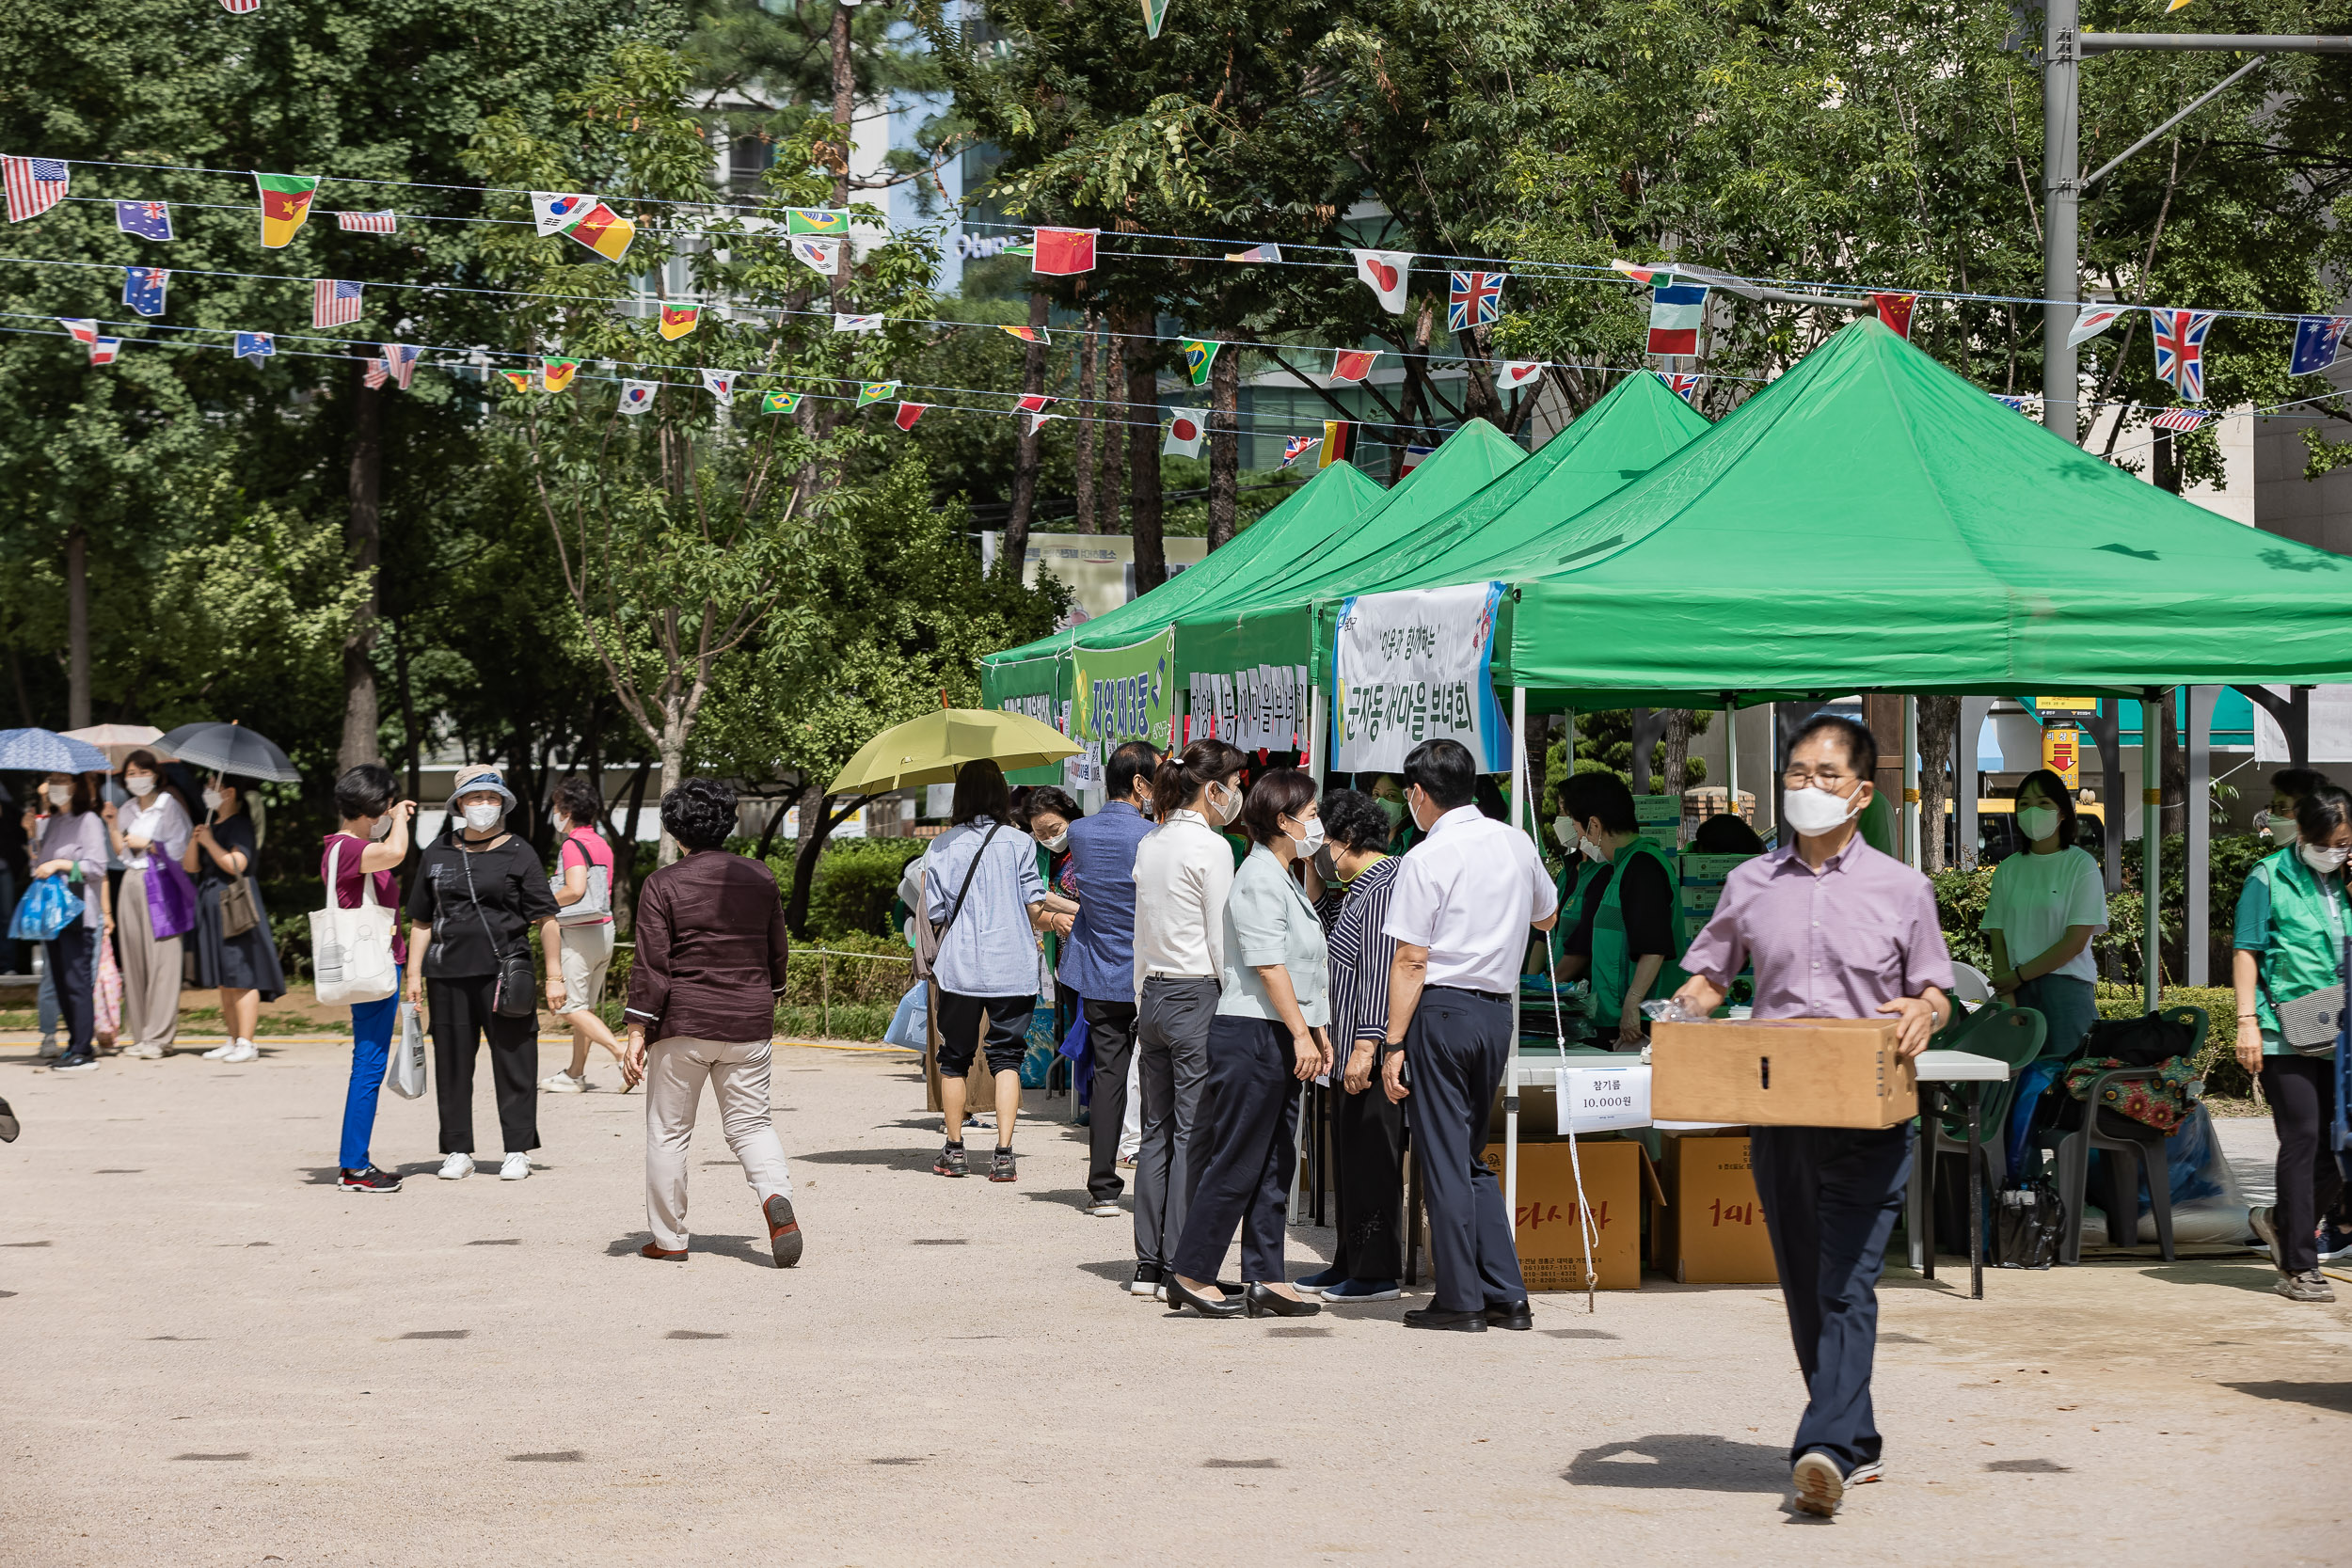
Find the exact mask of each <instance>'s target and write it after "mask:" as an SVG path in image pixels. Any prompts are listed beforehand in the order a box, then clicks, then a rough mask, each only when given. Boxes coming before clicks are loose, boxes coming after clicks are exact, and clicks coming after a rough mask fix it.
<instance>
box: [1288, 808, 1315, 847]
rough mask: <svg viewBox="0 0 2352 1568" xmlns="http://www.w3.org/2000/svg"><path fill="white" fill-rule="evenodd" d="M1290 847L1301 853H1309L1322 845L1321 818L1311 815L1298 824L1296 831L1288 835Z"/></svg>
mask: <svg viewBox="0 0 2352 1568" xmlns="http://www.w3.org/2000/svg"><path fill="white" fill-rule="evenodd" d="M1288 836H1289V838H1290V841H1291V846H1292V847H1294V848H1295V849H1296V850H1297V851H1298V852H1299V853H1300V854H1301V855H1311V854H1313V853H1314V852H1315V851H1316V850H1318V849H1320V848H1322V847H1323V818H1322V817H1320V816H1311V817H1309V818H1307V820H1306V821H1304V822H1301V823H1299V824H1298V832H1295V833H1292V834H1290V835H1288Z"/></svg>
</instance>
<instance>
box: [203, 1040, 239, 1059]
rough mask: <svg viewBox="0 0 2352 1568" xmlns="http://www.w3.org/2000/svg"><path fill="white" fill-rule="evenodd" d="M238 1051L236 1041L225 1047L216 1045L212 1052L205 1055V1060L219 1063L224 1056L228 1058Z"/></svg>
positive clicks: (228, 1043)
mask: <svg viewBox="0 0 2352 1568" xmlns="http://www.w3.org/2000/svg"><path fill="white" fill-rule="evenodd" d="M236 1049H237V1042H236V1041H235V1040H230V1041H229V1042H227V1043H226V1044H224V1045H216V1046H215V1047H213V1048H212V1049H211V1050H210V1051H207V1052H206V1053H204V1059H205V1060H206V1061H208V1062H217V1061H219V1060H220V1059H221V1058H223V1057H224V1056H227V1055H228V1054H229V1053H230V1052H231V1051H234V1050H236Z"/></svg>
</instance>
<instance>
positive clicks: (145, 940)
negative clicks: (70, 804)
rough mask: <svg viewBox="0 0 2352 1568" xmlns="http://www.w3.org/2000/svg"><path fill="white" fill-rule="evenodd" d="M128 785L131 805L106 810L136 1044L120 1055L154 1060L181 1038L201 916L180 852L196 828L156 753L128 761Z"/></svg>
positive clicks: (127, 1024)
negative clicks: (118, 880)
mask: <svg viewBox="0 0 2352 1568" xmlns="http://www.w3.org/2000/svg"><path fill="white" fill-rule="evenodd" d="M122 787H123V789H124V790H125V791H126V792H127V793H128V794H129V795H130V797H131V800H130V802H129V803H128V804H127V805H123V806H119V807H114V808H110V809H109V810H108V811H107V813H106V832H107V834H108V836H109V837H111V838H112V839H113V840H114V850H115V854H116V855H117V857H119V859H120V860H121V862H122V864H123V873H122V909H121V916H122V919H121V923H120V929H119V938H120V942H119V946H120V949H121V958H122V1029H123V1033H125V1034H127V1035H129V1036H130V1037H131V1043H130V1044H129V1045H127V1046H125V1047H124V1048H123V1051H122V1053H123V1054H124V1055H125V1056H138V1057H145V1058H147V1059H149V1060H153V1059H155V1058H157V1057H162V1056H168V1055H169V1054H171V1048H172V1044H173V1042H175V1041H176V1040H177V1039H178V1038H179V1037H180V977H181V960H182V950H183V946H184V943H183V942H182V940H181V939H182V937H183V936H184V935H185V934H186V932H187V930H188V928H189V926H190V925H192V924H193V922H194V919H195V914H196V909H195V902H196V901H195V897H194V895H195V889H194V887H193V886H192V885H191V884H190V883H189V881H188V879H187V873H186V872H184V871H183V870H181V869H180V857H181V856H183V855H184V854H186V853H187V851H188V838H189V836H190V834H191V833H192V832H194V828H193V825H192V824H191V822H190V821H189V818H188V809H187V806H186V805H185V804H184V803H183V801H182V800H181V799H180V796H179V792H178V791H176V790H174V789H173V788H172V787H171V785H170V784H169V783H168V782H167V780H166V779H165V778H164V771H163V766H162V764H161V763H159V762H157V761H156V758H155V753H154V752H149V751H144V750H142V751H136V752H132V753H131V754H130V755H129V756H127V757H125V758H123V759H122ZM165 932H168V933H169V934H168V935H165V934H163V933H165Z"/></svg>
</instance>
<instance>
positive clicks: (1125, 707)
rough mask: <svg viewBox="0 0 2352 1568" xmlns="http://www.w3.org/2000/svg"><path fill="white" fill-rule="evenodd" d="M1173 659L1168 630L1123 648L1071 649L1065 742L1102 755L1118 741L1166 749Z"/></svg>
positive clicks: (1171, 636)
mask: <svg viewBox="0 0 2352 1568" xmlns="http://www.w3.org/2000/svg"><path fill="white" fill-rule="evenodd" d="M1175 655H1176V641H1175V632H1174V630H1173V628H1170V629H1169V630H1167V631H1163V632H1161V633H1160V634H1159V635H1158V636H1157V637H1152V638H1147V639H1145V640H1144V641H1141V642H1131V643H1129V644H1128V645H1127V646H1125V647H1123V648H1073V649H1072V650H1071V651H1070V660H1071V667H1072V669H1071V701H1072V709H1071V727H1070V738H1071V739H1073V740H1075V741H1077V742H1079V743H1080V744H1082V745H1088V746H1099V747H1100V748H1101V750H1102V752H1103V753H1104V755H1107V754H1108V753H1109V752H1110V751H1111V749H1112V748H1113V747H1115V746H1117V745H1118V744H1119V743H1120V741H1122V740H1148V741H1150V742H1151V743H1152V745H1154V746H1157V747H1159V748H1160V749H1161V750H1162V751H1166V750H1168V744H1169V739H1168V736H1169V729H1170V724H1169V721H1168V716H1169V714H1170V713H1171V712H1172V711H1173V709H1174V705H1175V695H1176V689H1175V686H1176V683H1175V674H1174V665H1175V662H1176V657H1175Z"/></svg>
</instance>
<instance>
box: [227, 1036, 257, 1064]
mask: <svg viewBox="0 0 2352 1568" xmlns="http://www.w3.org/2000/svg"><path fill="white" fill-rule="evenodd" d="M261 1054H262V1052H261V1048H260V1047H258V1046H256V1045H255V1044H254V1043H253V1042H252V1041H251V1040H231V1041H230V1042H229V1050H228V1052H227V1053H226V1054H224V1055H223V1056H222V1057H221V1061H222V1063H223V1064H225V1065H228V1066H234V1065H236V1064H237V1063H240V1062H251V1061H257V1060H259V1059H260V1057H261Z"/></svg>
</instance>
